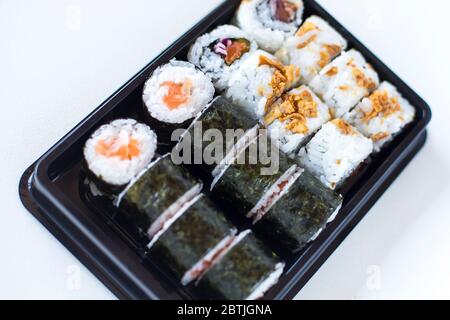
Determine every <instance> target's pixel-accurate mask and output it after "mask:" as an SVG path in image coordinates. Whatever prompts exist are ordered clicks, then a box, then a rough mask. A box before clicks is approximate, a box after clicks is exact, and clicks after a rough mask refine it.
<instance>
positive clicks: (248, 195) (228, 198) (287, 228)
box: [212, 135, 342, 252]
mask: <svg viewBox="0 0 450 320" xmlns="http://www.w3.org/2000/svg"><path fill="white" fill-rule="evenodd" d="M261 139H263V141H264V140H265V139H267V137H266V136H264V135H263V136H261V137H259V142H254V143H255V144H256V143H258V146H259V147H260V145H261V143H262V142H260V141H261ZM263 145H264V144H263ZM268 145H269V146H270V145H271V144H270V142H269V143H268ZM248 148H249V149H248V150H246V151H245V153H246V157H245V158H246V159H245V161H244V162H243V164H239V163H232V164H230V165H229V166H228V167H227V168H225V169H224V171H223V172H222V174H221V175H219V176H218V177H217V179H216V181H215V182H214V183H213V189H212V194H213V196H214V198H215V199H216V200H217V201H221V202H224V203H227V204H228V205H230V206H231V207H232V209H233V210H234V211H235V212H237V213H238V214H240V215H245V216H246V217H247V218H249V219H252V221H253V223H254V225H255V230H256V231H258V233H259V234H261V235H263V236H264V237H267V238H270V239H272V240H274V241H276V242H278V243H279V244H280V245H282V246H283V247H284V248H285V249H286V250H289V251H291V252H297V251H299V250H300V249H301V248H303V247H304V246H305V245H306V244H307V243H308V242H310V241H312V240H314V239H315V238H316V237H317V236H318V234H319V233H320V232H321V231H322V230H323V228H324V227H325V226H326V224H327V223H329V222H330V221H331V220H333V219H334V217H335V216H336V214H337V213H338V212H339V209H340V208H341V205H342V197H341V196H340V195H339V194H337V193H335V192H334V191H333V190H331V189H329V188H327V187H325V186H324V185H323V184H322V183H321V182H320V181H319V180H318V179H316V178H315V177H314V176H313V175H311V174H310V173H309V172H307V171H305V170H304V169H302V168H301V167H299V166H298V164H297V163H296V162H294V161H293V160H292V159H290V158H288V157H286V156H285V155H284V154H283V153H282V152H280V151H279V150H278V149H276V148H274V147H273V145H272V148H273V149H271V150H272V151H271V152H272V153H278V155H279V159H278V161H279V163H278V168H279V169H278V170H277V171H274V173H273V174H269V175H267V174H263V170H264V169H265V168H266V169H267V166H266V165H263V164H262V162H261V159H256V160H255V159H253V160H252V156H254V154H253V152H251V151H250V150H251V149H252V145H250V146H249V147H248ZM258 156H259V153H258ZM272 159H275V158H274V157H272ZM274 167H276V166H274Z"/></svg>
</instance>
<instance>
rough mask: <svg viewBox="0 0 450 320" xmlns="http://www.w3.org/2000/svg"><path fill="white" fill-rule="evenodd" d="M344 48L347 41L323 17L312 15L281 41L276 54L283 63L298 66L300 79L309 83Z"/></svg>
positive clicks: (304, 82)
mask: <svg viewBox="0 0 450 320" xmlns="http://www.w3.org/2000/svg"><path fill="white" fill-rule="evenodd" d="M346 48H347V41H346V40H345V39H344V38H343V37H342V36H341V35H340V34H339V33H338V32H337V31H336V30H334V29H333V28H332V27H331V26H330V25H329V24H328V23H327V22H326V21H324V20H323V19H321V18H319V17H317V16H311V17H309V18H308V19H306V20H305V22H304V23H303V24H302V26H301V27H300V29H299V30H298V31H297V33H296V34H295V35H292V36H290V37H289V38H288V39H287V40H286V41H285V42H284V43H283V46H282V47H281V49H280V50H278V51H277V53H276V56H277V57H278V58H279V59H280V60H281V61H282V62H283V63H285V64H293V65H295V66H297V67H299V68H300V70H301V71H302V74H301V78H300V82H301V83H303V84H309V83H310V82H311V81H312V79H313V78H314V77H315V76H316V75H317V74H318V73H319V72H320V70H322V69H323V68H324V67H325V66H326V65H327V64H329V63H330V62H331V61H332V60H333V59H334V58H336V57H337V56H338V55H339V54H340V53H341V52H342V51H343V50H345V49H346Z"/></svg>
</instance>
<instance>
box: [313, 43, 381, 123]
mask: <svg viewBox="0 0 450 320" xmlns="http://www.w3.org/2000/svg"><path fill="white" fill-rule="evenodd" d="M309 85H310V87H311V88H312V89H313V90H314V92H315V93H317V94H318V95H319V96H320V97H321V98H322V100H323V101H325V103H326V104H327V105H328V106H329V107H330V108H331V110H332V114H333V116H334V117H335V118H341V117H342V116H344V115H345V114H346V113H347V112H349V111H350V110H351V109H352V108H353V107H354V106H355V105H356V104H357V103H358V102H359V101H360V100H361V99H362V98H364V97H367V96H368V95H369V94H370V93H371V92H372V91H374V90H375V89H376V88H377V87H378V85H379V78H378V74H377V73H376V72H375V70H374V69H373V68H372V66H371V65H370V64H368V63H367V62H366V60H365V59H364V57H363V56H362V54H361V53H360V52H358V51H356V50H354V49H352V50H350V51H347V52H344V53H342V55H340V56H339V57H338V58H336V59H335V60H334V61H333V62H331V63H330V64H328V65H327V66H326V67H325V68H323V69H322V71H320V72H319V74H318V75H317V76H316V77H315V78H314V79H313V80H312V81H311V83H310V84H309Z"/></svg>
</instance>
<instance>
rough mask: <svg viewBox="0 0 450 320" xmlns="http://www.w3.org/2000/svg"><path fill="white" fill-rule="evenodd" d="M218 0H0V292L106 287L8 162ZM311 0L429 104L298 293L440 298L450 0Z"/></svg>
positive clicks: (448, 176)
mask: <svg viewBox="0 0 450 320" xmlns="http://www.w3.org/2000/svg"><path fill="white" fill-rule="evenodd" d="M219 2H220V1H219V0H209V1H204V0H189V1H184V0H171V1H169V0H166V1H164V2H158V4H156V3H155V1H148V0H136V1H132V2H129V1H112V0H109V1H107V0H96V1H88V0H84V1H81V0H79V1H77V0H72V1H62V0H41V1H29V0H28V1H26V0H20V1H19V0H1V1H0V105H1V106H0V110H1V113H2V120H3V127H2V128H1V135H2V137H3V138H4V139H5V142H4V143H3V146H2V152H1V157H0V167H1V168H2V179H1V181H2V183H1V184H0V196H1V199H2V210H1V212H0V243H1V247H0V248H1V253H2V257H1V263H0V298H44V299H47V298H55V299H66V298H67V299H96V298H98V299H112V298H114V297H113V295H112V294H111V293H109V291H108V290H107V289H106V288H105V287H104V286H103V285H102V284H101V283H100V282H99V281H98V280H96V278H95V277H94V276H92V275H91V274H90V272H88V271H87V270H86V269H85V268H84V267H83V266H81V264H80V263H79V262H78V261H77V260H76V259H75V258H74V257H73V256H72V255H71V254H70V253H69V252H68V251H67V250H66V249H65V248H64V247H63V246H62V245H60V244H59V243H58V242H57V241H56V240H55V238H53V236H51V235H50V233H48V232H47V231H46V229H45V228H44V227H42V226H41V225H40V224H39V223H38V222H37V221H36V220H35V219H34V218H33V217H32V216H31V215H30V214H29V213H28V212H27V211H26V210H25V209H24V208H23V207H22V205H21V203H20V200H19V197H18V193H17V185H18V181H19V178H20V175H21V173H22V172H23V170H25V168H26V167H27V166H28V165H29V164H30V163H31V162H32V161H34V160H35V159H36V158H37V157H38V156H40V155H41V154H42V153H43V152H44V151H46V150H47V149H48V148H49V147H51V146H52V145H53V144H54V143H55V142H56V141H57V140H58V139H59V138H61V137H62V136H63V135H64V134H66V133H67V132H68V131H69V130H70V129H71V128H72V127H73V126H74V125H76V124H77V123H78V122H79V121H80V120H82V119H83V118H84V117H85V116H86V115H87V114H88V113H89V112H90V111H92V110H93V108H94V107H96V106H97V105H99V104H100V103H101V102H102V101H103V100H104V99H105V98H107V97H108V96H109V95H110V94H111V93H112V92H114V91H115V90H116V89H117V88H118V87H119V86H121V85H122V84H123V83H124V82H125V81H126V80H128V79H129V78H130V77H131V76H132V75H134V74H135V73H136V72H137V71H138V70H140V69H141V68H142V67H143V66H144V65H145V64H146V63H148V62H149V61H150V60H151V59H152V58H153V57H155V56H156V55H157V54H158V53H159V52H160V51H161V50H163V49H164V48H165V47H167V45H169V44H170V43H171V42H172V41H173V40H175V39H176V38H177V37H178V36H179V35H181V33H182V32H183V31H185V30H186V29H187V28H188V27H190V26H192V25H193V24H194V22H196V21H197V20H198V19H199V18H201V17H202V16H204V15H205V14H206V13H207V12H208V11H210V9H212V8H213V7H214V6H215V4H217V3H219ZM320 2H321V3H322V4H323V5H324V6H325V8H326V9H328V10H329V11H330V12H331V13H332V14H334V15H335V17H336V18H337V19H338V20H340V21H341V22H343V24H344V25H345V26H346V27H348V28H349V29H350V30H351V31H352V32H353V33H354V34H355V35H356V36H357V37H359V39H360V40H361V41H362V42H363V43H365V44H366V45H367V46H368V47H369V48H370V49H372V50H373V51H374V52H375V53H376V54H377V55H378V56H379V57H380V58H381V59H382V60H383V61H384V62H385V63H386V64H388V65H389V66H390V67H391V68H392V69H393V70H394V71H395V72H397V73H398V74H399V75H400V77H401V78H403V79H404V80H405V81H406V82H407V83H408V84H410V85H411V87H413V88H414V89H415V90H417V92H418V93H419V94H421V95H422V96H423V97H424V98H425V100H427V101H428V102H429V103H430V105H431V106H432V108H433V112H434V118H433V122H432V124H431V125H430V130H429V140H428V143H427V145H426V147H425V149H424V150H423V151H422V152H421V153H420V154H419V155H418V156H417V157H416V158H415V159H414V161H413V162H412V163H411V165H410V166H408V168H407V169H406V170H405V171H404V173H403V174H402V175H401V176H400V177H399V179H398V180H397V181H396V182H395V183H394V185H393V186H392V187H391V188H390V189H389V190H388V192H387V193H386V194H385V195H384V196H383V197H382V198H381V199H380V201H379V202H378V203H377V204H376V205H375V207H374V208H373V209H372V210H371V211H370V213H369V215H368V216H367V217H366V218H365V219H364V220H363V221H362V222H361V223H360V224H359V225H358V226H357V227H356V229H355V230H354V231H353V232H352V233H351V235H350V236H349V237H348V238H347V239H346V240H345V241H344V243H343V244H342V245H341V246H340V247H339V248H338V249H337V250H336V252H335V253H334V254H333V255H332V256H331V258H330V259H329V260H328V261H327V262H326V263H325V264H324V266H323V267H322V268H321V269H320V271H319V272H318V273H317V274H316V275H315V276H314V277H313V279H312V280H311V281H310V282H309V283H308V285H307V286H306V287H305V289H304V290H303V291H302V292H301V293H300V294H299V296H298V298H300V299H310V298H321V299H327V298H339V299H341V298H343V299H361V298H369V299H372V298H374V299H378V298H447V299H448V298H450V277H449V276H448V270H450V250H449V246H450V232H449V230H450V216H449V214H450V183H449V181H450V165H449V163H450V148H449V142H448V141H449V139H448V135H449V130H448V127H449V126H448V122H449V120H450V111H449V108H450V98H449V93H450V90H449V89H448V84H449V83H448V75H449V74H450V64H449V61H448V60H449V57H448V52H450V46H449V42H448V40H447V39H448V34H447V33H448V30H450V20H449V19H448V17H447V15H448V12H449V10H450V3H449V2H448V1H442V0H430V1H427V2H426V3H424V2H423V1H419V0H396V1H391V0H372V1H370V0H364V1H361V0H340V1H333V0H322V1H320Z"/></svg>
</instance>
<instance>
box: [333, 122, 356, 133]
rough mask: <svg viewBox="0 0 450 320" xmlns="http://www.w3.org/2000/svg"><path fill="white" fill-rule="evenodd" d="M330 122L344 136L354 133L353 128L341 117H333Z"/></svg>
mask: <svg viewBox="0 0 450 320" xmlns="http://www.w3.org/2000/svg"><path fill="white" fill-rule="evenodd" d="M331 123H332V124H334V125H335V126H336V128H338V129H339V131H340V132H341V133H342V134H344V135H346V136H349V135H354V134H356V131H355V129H354V128H353V127H352V126H351V125H349V124H348V123H347V122H346V121H345V120H343V119H334V120H333V121H331Z"/></svg>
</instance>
